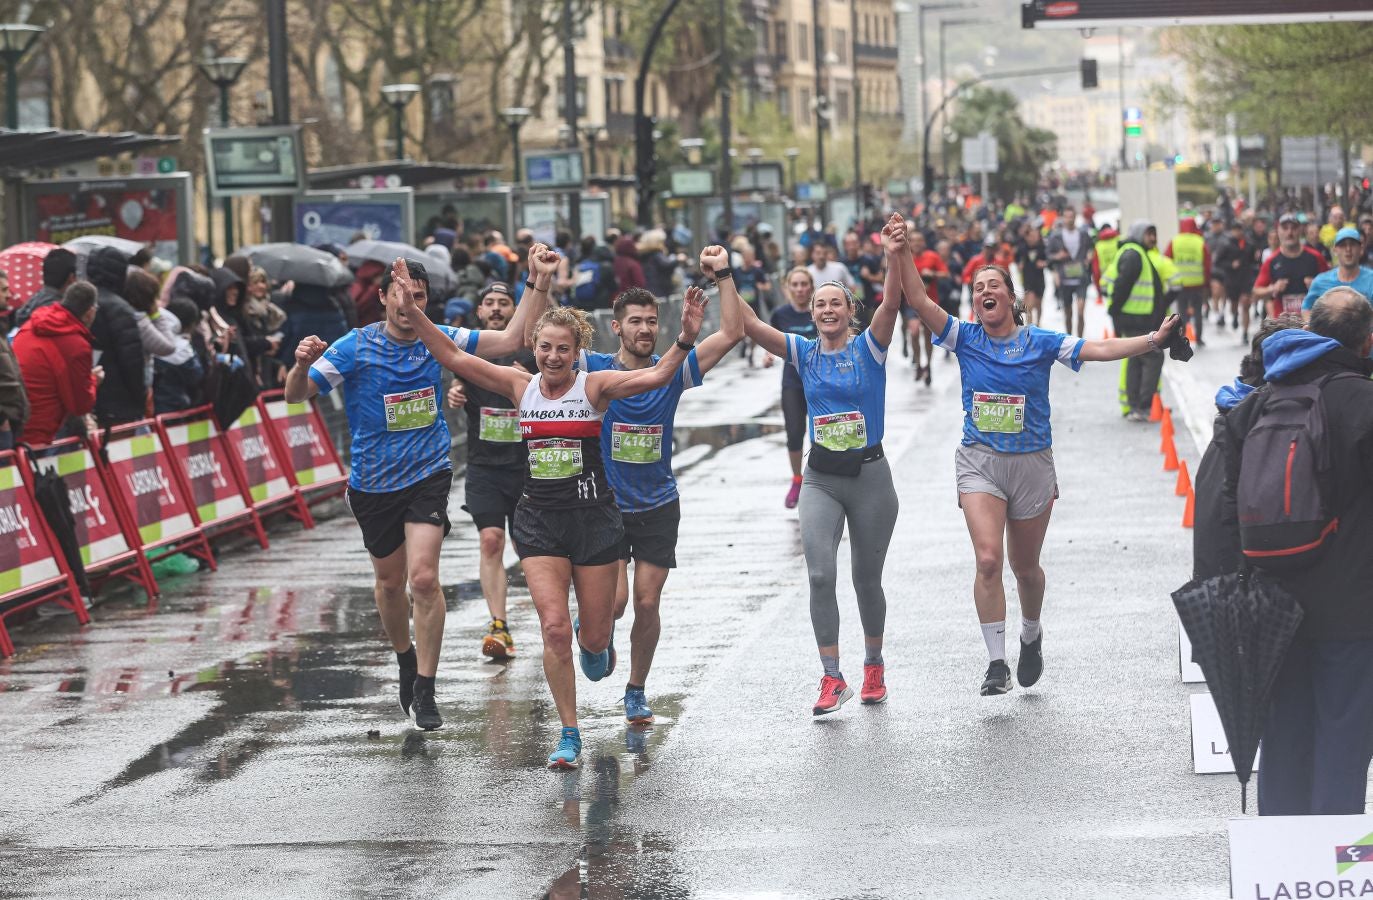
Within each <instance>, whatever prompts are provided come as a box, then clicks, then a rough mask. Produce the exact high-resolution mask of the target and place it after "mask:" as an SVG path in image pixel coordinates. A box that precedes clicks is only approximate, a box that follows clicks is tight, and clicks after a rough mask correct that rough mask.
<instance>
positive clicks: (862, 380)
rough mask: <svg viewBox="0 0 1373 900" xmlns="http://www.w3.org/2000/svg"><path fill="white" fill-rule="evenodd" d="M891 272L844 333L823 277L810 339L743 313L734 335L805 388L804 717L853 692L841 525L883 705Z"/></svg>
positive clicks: (870, 682) (837, 295)
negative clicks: (843, 644)
mask: <svg viewBox="0 0 1373 900" xmlns="http://www.w3.org/2000/svg"><path fill="white" fill-rule="evenodd" d="M901 229H902V230H901V231H900V233H899V234H897V233H895V232H893V231H892V230H891V226H890V225H889V226H888V227H887V228H884V229H883V236H884V238H885V240H884V243H885V246H886V251H887V256H888V259H889V261H890V259H891V257H892V256H893V254H894V255H896V256H905V257H906V258H907V259H909V258H910V252H909V251H907V250H906V232H905V225H904V223H903V224H902V226H901ZM894 269H895V266H894V265H891V264H890V262H889V265H888V278H887V288H888V289H887V291H886V293H885V295H884V297H883V299H882V305H881V306H879V307H878V308H877V310H876V312H875V313H873V317H872V324H871V325H869V326H868V327H867V328H866V329H864V330H863V331H861V332H860V333H858V334H853V333H852V332H851V331H850V328H849V326H850V323H852V322H854V320H855V318H856V316H857V313H858V308H857V304H856V303H855V301H854V298H853V294H852V293H850V292H849V289H848V288H847V287H845V286H844V285H842V284H840V283H839V282H837V281H827V282H824V283H823V284H821V285H819V286H817V287H816V289H815V292H814V293H813V294H812V295H811V301H810V314H811V318H812V319H813V320H814V322H815V328H816V330H817V331H818V335H819V336H818V337H815V338H810V339H807V338H804V337H801V336H800V335H797V334H785V333H783V332H782V331H779V330H778V329H776V328H774V327H772V326H771V325H767V324H765V323H764V322H762V321H761V320H759V319H758V317H757V316H756V315H755V314H754V313H753V312H752V310H749V309H747V308H746V309H745V311H744V331H745V333H746V334H747V335H748V337H749V338H750V339H752V340H753V341H754V342H755V343H756V344H758V345H759V346H760V347H762V348H763V349H764V350H766V351H768V352H769V353H773V354H776V355H777V356H780V357H782V358H783V359H784V360H785V361H786V364H787V365H789V366H792V367H794V370H795V371H796V372H797V374H799V375H800V380H801V384H802V387H803V388H804V390H805V398H806V407H807V417H808V419H809V423H808V427H809V431H810V441H811V451H810V458H809V462H808V464H807V465H806V470H805V474H804V478H803V481H802V485H801V497H800V514H801V544H802V547H803V549H804V551H805V554H806V568H807V569H808V570H809V572H810V618H811V626H812V627H813V628H814V629H815V642H816V644H817V645H818V646H819V648H820V662H821V664H822V665H823V666H824V670H825V673H824V676H823V677H821V679H820V697H819V699H818V700H816V702H815V705H814V706H813V707H812V709H811V712H812V714H813V715H816V716H820V715H824V714H826V713H831V712H834V711H835V710H837V709H839V707H841V706H843V705H844V703H845V702H846V701H847V700H848V699H849V698H851V697H852V696H853V690H852V689H851V688H850V687H849V686H848V684H847V682H845V680H844V676H843V674H842V673H841V672H840V670H839V604H838V601H837V600H836V599H835V595H834V588H835V581H836V580H837V578H838V572H837V565H836V557H837V555H838V552H839V539H840V538H841V537H843V534H844V526H845V524H846V523H847V525H848V528H849V540H850V543H851V544H852V548H853V549H852V557H851V558H852V574H853V587H854V591H855V592H856V593H857V595H858V616H859V618H860V619H861V620H862V623H863V635H864V647H865V650H866V653H865V656H864V660H863V689H862V694H861V696H862V700H863V702H864V703H881V702H883V701H884V700H886V699H887V687H886V680H885V677H884V675H885V669H884V664H883V661H882V634H883V631H884V630H885V627H886V618H887V598H886V594H885V593H883V590H882V566H883V564H884V563H885V562H886V558H887V546H888V544H890V543H891V535H892V529H894V528H895V527H896V511H897V502H896V489H895V488H894V487H893V486H892V477H891V469H890V468H889V467H888V466H887V460H886V458H885V457H884V455H883V452H882V430H883V419H884V415H885V410H886V400H887V369H886V363H887V347H888V345H890V344H891V337H892V330H893V329H894V328H895V326H896V320H897V318H898V316H899V314H900V309H901V292H900V290H898V289H897V284H896V279H895V276H894V275H892V274H890V273H891V271H892V270H894Z"/></svg>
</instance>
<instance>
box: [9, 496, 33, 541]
mask: <svg viewBox="0 0 1373 900" xmlns="http://www.w3.org/2000/svg"><path fill="white" fill-rule="evenodd" d="M18 531H22V532H24V536H25V537H26V538H27V539H28V546H30V547H32V546H33V545H34V544H36V543H37V541H35V540H34V538H33V531H32V530H30V529H29V517H28V516H26V515H24V511H23V510H22V509H20V508H19V504H17V503H16V504H14V505H13V506H0V535H8V534H14V533H15V532H18Z"/></svg>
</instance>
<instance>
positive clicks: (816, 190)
mask: <svg viewBox="0 0 1373 900" xmlns="http://www.w3.org/2000/svg"><path fill="white" fill-rule="evenodd" d="M828 198H829V190H828V189H827V188H826V187H825V184H824V182H820V181H815V182H809V181H803V182H801V183H800V184H798V185H797V186H796V199H797V200H805V201H808V202H811V203H823V202H824V201H825V200H826V199H828Z"/></svg>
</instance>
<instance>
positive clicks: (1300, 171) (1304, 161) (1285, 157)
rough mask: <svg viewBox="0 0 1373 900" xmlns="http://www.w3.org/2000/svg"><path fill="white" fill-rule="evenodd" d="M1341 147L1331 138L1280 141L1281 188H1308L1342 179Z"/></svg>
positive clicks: (1324, 135)
mask: <svg viewBox="0 0 1373 900" xmlns="http://www.w3.org/2000/svg"><path fill="white" fill-rule="evenodd" d="M1340 162H1341V160H1340V145H1339V142H1338V141H1336V140H1335V139H1334V138H1333V137H1331V136H1330V135H1328V134H1323V135H1321V136H1320V137H1300V138H1289V137H1285V138H1283V139H1282V186H1283V187H1293V188H1301V187H1311V186H1313V185H1318V184H1325V183H1327V182H1337V181H1342V180H1343V179H1344V168H1343V166H1341V164H1340Z"/></svg>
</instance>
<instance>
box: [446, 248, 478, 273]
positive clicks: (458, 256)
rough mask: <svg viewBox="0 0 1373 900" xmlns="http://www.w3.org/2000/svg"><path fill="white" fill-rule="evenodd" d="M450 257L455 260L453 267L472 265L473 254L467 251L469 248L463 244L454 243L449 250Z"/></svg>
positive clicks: (460, 267)
mask: <svg viewBox="0 0 1373 900" xmlns="http://www.w3.org/2000/svg"><path fill="white" fill-rule="evenodd" d="M448 258H449V259H451V260H452V261H453V269H454V270H455V271H456V270H458V269H465V268H467V267H468V266H470V265H472V254H471V253H468V252H467V248H466V247H464V246H462V245H461V244H454V245H453V249H452V250H451V251H449V253H448Z"/></svg>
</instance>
